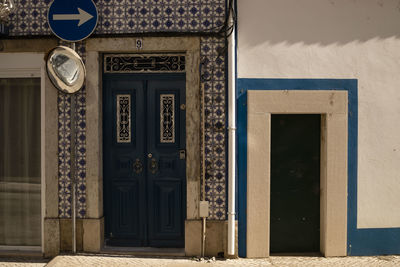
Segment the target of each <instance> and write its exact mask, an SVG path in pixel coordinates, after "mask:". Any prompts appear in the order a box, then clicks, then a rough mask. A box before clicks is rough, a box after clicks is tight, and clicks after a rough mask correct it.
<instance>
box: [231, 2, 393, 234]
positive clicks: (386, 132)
mask: <svg viewBox="0 0 400 267" xmlns="http://www.w3.org/2000/svg"><path fill="white" fill-rule="evenodd" d="M238 77H239V78H337V79H344V78H355V79H358V83H359V84H358V90H359V125H358V130H359V136H358V227H359V228H386V227H400V1H399V0H238Z"/></svg>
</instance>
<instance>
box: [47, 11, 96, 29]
mask: <svg viewBox="0 0 400 267" xmlns="http://www.w3.org/2000/svg"><path fill="white" fill-rule="evenodd" d="M78 12H79V14H54V15H53V20H79V23H78V27H79V26H81V25H82V24H84V23H85V22H86V21H88V20H90V19H91V18H93V16H92V15H90V14H89V13H87V12H86V11H84V10H82V9H80V8H79V7H78Z"/></svg>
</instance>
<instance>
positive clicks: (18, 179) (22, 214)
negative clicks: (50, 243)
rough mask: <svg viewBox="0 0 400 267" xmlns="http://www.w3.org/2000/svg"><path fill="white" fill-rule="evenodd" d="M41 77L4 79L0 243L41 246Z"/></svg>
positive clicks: (0, 102) (0, 104)
mask: <svg viewBox="0 0 400 267" xmlns="http://www.w3.org/2000/svg"><path fill="white" fill-rule="evenodd" d="M40 160H41V159H40V78H0V246H40V245H41V198H40V191H41V179H40V177H41V163H40Z"/></svg>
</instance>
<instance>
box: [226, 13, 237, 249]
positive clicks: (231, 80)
mask: <svg viewBox="0 0 400 267" xmlns="http://www.w3.org/2000/svg"><path fill="white" fill-rule="evenodd" d="M230 23H232V25H233V26H232V27H235V26H236V25H235V21H234V18H233V14H232V15H231V17H230ZM235 39H236V35H235V28H233V29H232V34H231V35H230V36H229V38H228V117H229V121H228V166H229V167H228V255H235V232H236V231H235V229H236V227H235V177H236V97H235V95H236V94H235V89H236V44H235V41H236V40H235Z"/></svg>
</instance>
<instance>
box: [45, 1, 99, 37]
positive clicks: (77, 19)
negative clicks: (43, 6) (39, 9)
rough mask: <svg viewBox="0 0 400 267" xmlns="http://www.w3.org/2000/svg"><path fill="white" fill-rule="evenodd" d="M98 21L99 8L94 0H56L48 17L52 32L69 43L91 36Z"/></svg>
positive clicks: (50, 8)
mask: <svg viewBox="0 0 400 267" xmlns="http://www.w3.org/2000/svg"><path fill="white" fill-rule="evenodd" d="M97 19H98V14H97V8H96V5H95V4H94V3H93V1H92V0H54V2H53V3H51V5H50V7H49V12H48V15H47V20H48V22H49V25H50V29H51V31H52V32H53V33H54V34H55V35H56V36H57V37H59V38H61V39H63V40H65V41H69V42H77V41H81V40H83V39H85V38H87V37H88V36H89V35H91V34H92V32H93V31H94V29H95V28H96V25H97Z"/></svg>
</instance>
